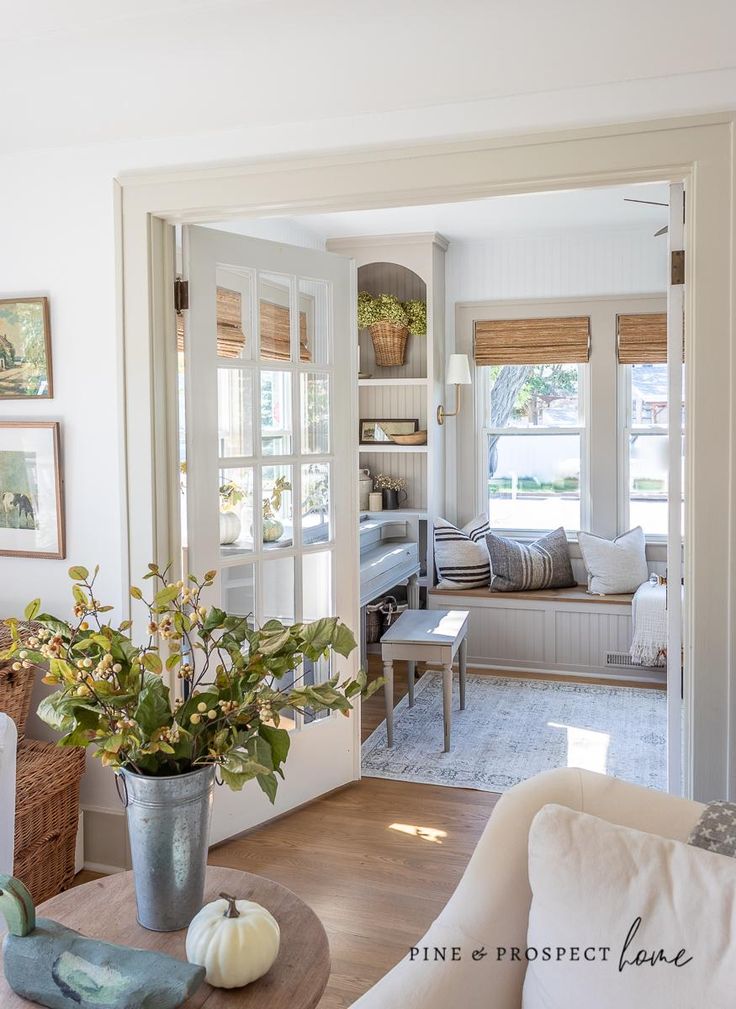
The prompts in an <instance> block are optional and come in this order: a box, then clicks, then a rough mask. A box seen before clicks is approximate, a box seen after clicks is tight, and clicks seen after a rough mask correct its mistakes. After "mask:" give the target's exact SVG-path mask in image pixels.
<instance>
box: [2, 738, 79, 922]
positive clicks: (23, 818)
mask: <svg viewBox="0 0 736 1009" xmlns="http://www.w3.org/2000/svg"><path fill="white" fill-rule="evenodd" d="M84 760H85V753H84V750H82V749H80V748H79V747H68V746H57V745H56V744H55V743H42V742H40V741H39V740H36V739H26V740H24V741H23V742H22V743H21V744H20V745H19V747H18V760H17V764H16V800H15V860H14V867H13V875H14V876H17V877H18V879H21V880H22V881H23V882H24V883H25V885H26V886H27V887H28V889H29V890H30V893H31V896H32V897H33V900H34V901H35V903H36V904H40V903H41V902H42V901H44V900H48V898H49V897H53V896H55V895H56V894H57V893H60V892H61V891H62V890H66V889H67V888H68V887H70V886H71V884H72V881H73V879H74V855H75V849H76V844H77V827H78V824H79V782H80V779H81V777H82V774H83V773H84Z"/></svg>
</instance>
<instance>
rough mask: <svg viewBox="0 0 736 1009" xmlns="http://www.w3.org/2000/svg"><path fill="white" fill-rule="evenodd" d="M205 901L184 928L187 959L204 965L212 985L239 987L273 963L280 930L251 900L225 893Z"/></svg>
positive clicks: (262, 972)
mask: <svg viewBox="0 0 736 1009" xmlns="http://www.w3.org/2000/svg"><path fill="white" fill-rule="evenodd" d="M220 896H221V899H220V900H215V901H213V902H212V903H211V904H205V906H204V907H203V908H202V910H201V911H199V913H198V914H196V915H195V916H194V918H192V921H191V923H190V925H189V929H188V930H187V941H186V951H187V960H189V962H190V963H195V964H198V965H199V966H200V967H204V968H205V970H206V972H207V975H206V980H207V983H208V984H211V985H212V986H213V988H242V987H243V986H244V985H246V984H250V983H251V982H252V981H257V980H258V978H259V977H263V975H264V974H266V973H268V971H269V970H270V969H271V967H272V966H273V963H274V961H275V960H276V957H277V956H278V952H279V943H280V941H281V931H280V929H279V925H278V922H277V921H276V919H275V918H274V916H273V915H272V914H271V913H270V911H267V910H266V908H265V907H261V905H260V904H256V903H254V902H253V901H252V900H236V899H235V897H231V896H230V895H229V894H226V893H223V894H221V895H220Z"/></svg>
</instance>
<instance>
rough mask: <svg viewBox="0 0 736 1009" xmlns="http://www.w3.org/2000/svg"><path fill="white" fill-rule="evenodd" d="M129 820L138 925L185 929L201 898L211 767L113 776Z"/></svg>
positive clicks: (157, 929) (161, 929) (122, 771)
mask: <svg viewBox="0 0 736 1009" xmlns="http://www.w3.org/2000/svg"><path fill="white" fill-rule="evenodd" d="M115 774H116V785H117V789H118V794H119V795H120V799H121V801H122V802H123V805H124V806H125V809H126V813H127V817H128V836H129V838H130V852H131V856H132V859H133V875H134V878H135V897H136V903H137V905H138V922H139V924H141V925H142V926H143V927H144V928H147V929H150V930H151V931H154V932H175V931H177V930H178V929H180V928H186V927H187V926H188V925H189V922H190V921H191V920H192V918H193V917H194V915H195V914H196V913H197V911H199V910H200V908H201V907H202V902H203V898H204V879H205V870H206V866H207V841H208V835H209V826H210V813H211V811H212V796H213V792H214V785H215V769H214V767H213V766H208V767H202V768H200V769H198V770H196V771H192V772H190V773H189V774H179V775H173V776H171V777H167V778H149V777H146V776H144V775H142V774H135V773H133V772H132V771H129V770H126V769H123V768H121V769H119V770H117V771H116V772H115Z"/></svg>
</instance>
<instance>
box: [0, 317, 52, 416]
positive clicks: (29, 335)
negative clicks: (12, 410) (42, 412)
mask: <svg viewBox="0 0 736 1009" xmlns="http://www.w3.org/2000/svg"><path fill="white" fill-rule="evenodd" d="M53 395H54V387H53V381H52V376H51V324H50V321H49V299H48V298H7V299H5V300H1V301H0V400H4V399H51V398H52V397H53Z"/></svg>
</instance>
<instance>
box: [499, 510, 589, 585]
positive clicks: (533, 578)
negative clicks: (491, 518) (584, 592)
mask: <svg viewBox="0 0 736 1009" xmlns="http://www.w3.org/2000/svg"><path fill="white" fill-rule="evenodd" d="M486 545H487V546H488V555H489V557H490V559H491V589H492V590H493V591H494V592H523V591H525V590H526V591H530V592H531V591H534V590H537V589H564V588H570V587H571V586H573V585H575V576H574V574H573V573H572V564H571V563H570V550H569V548H568V545H567V536H566V535H565V530H564V529H563V528H562V526H560V528H559V529H555V530H554V531H553V532H551V533H547V535H546V536H542V537H541V538H540V539H538V540H535V541H534V542H533V543H520V542H519V541H518V540H510V539H507V538H506V537H505V536H498V535H497V534H496V533H488V535H487V536H486Z"/></svg>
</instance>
